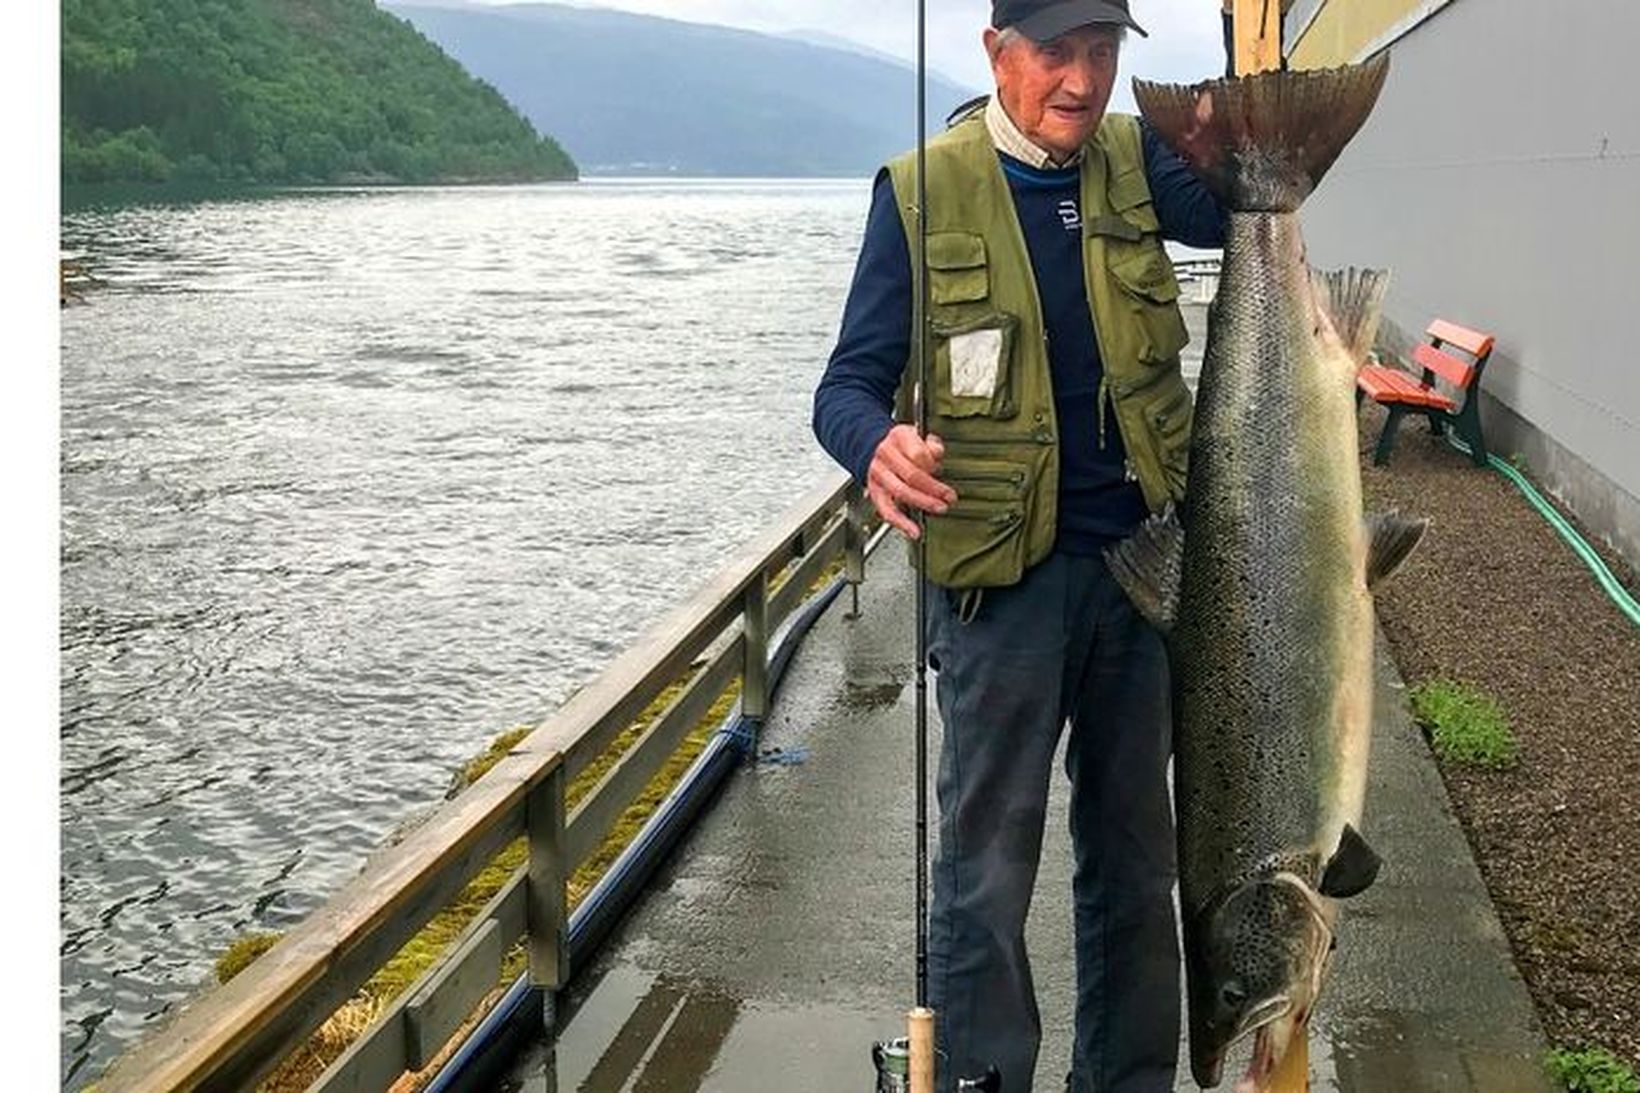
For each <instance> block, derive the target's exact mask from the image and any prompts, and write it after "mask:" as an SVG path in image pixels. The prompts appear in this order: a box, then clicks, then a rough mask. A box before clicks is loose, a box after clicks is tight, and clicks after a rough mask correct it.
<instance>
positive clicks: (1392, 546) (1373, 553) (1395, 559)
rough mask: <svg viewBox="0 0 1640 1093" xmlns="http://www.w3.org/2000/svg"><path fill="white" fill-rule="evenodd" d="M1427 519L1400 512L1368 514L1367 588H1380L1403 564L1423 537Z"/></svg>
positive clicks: (1427, 522)
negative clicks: (1411, 517) (1417, 518)
mask: <svg viewBox="0 0 1640 1093" xmlns="http://www.w3.org/2000/svg"><path fill="white" fill-rule="evenodd" d="M1428 529H1429V521H1428V520H1412V519H1408V518H1407V517H1405V516H1402V515H1401V514H1400V513H1399V512H1375V513H1372V514H1371V515H1370V516H1368V517H1367V588H1368V589H1374V588H1377V587H1378V586H1379V585H1380V584H1381V583H1383V580H1384V578H1385V577H1388V576H1389V575H1390V574H1391V573H1394V572H1395V571H1396V570H1397V569H1400V568H1401V563H1402V562H1405V561H1406V560H1407V555H1409V554H1411V553H1412V548H1413V547H1415V546H1417V545H1418V544H1419V542H1421V541H1422V540H1423V537H1424V532H1425V531H1427V530H1428Z"/></svg>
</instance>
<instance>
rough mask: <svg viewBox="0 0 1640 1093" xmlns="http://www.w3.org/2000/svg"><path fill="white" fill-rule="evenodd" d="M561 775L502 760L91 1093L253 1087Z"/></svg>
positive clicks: (510, 832) (555, 760) (554, 758)
mask: <svg viewBox="0 0 1640 1093" xmlns="http://www.w3.org/2000/svg"><path fill="white" fill-rule="evenodd" d="M561 765H562V757H561V756H559V755H558V754H557V753H555V752H541V753H538V754H532V755H512V756H509V757H508V758H506V759H503V760H502V761H501V762H500V763H498V764H496V766H495V768H494V769H493V770H491V771H490V773H489V774H488V775H486V776H485V777H484V778H483V779H481V780H480V781H479V782H477V783H475V784H474V785H473V786H472V787H470V788H469V789H468V791H467V792H466V793H463V794H462V795H461V796H459V797H457V798H456V799H455V800H453V801H451V802H449V804H447V805H445V806H444V807H443V808H442V809H440V810H439V812H438V813H437V815H436V816H435V817H434V818H433V819H431V820H429V821H428V822H427V823H425V824H423V825H422V826H421V827H419V828H417V829H416V830H415V831H413V832H412V833H411V834H410V836H409V837H408V838H406V839H405V841H404V842H402V843H400V844H399V845H398V846H395V847H393V848H392V849H390V850H388V851H386V852H385V853H384V854H382V856H381V857H380V858H378V859H377V860H376V861H375V862H373V863H372V864H371V865H369V866H368V867H366V869H365V871H364V872H363V873H362V874H361V875H360V876H359V877H358V878H357V879H356V880H354V881H353V882H352V883H351V884H349V885H348V886H347V887H345V888H344V889H342V891H341V892H339V893H337V895H336V896H335V897H334V898H332V899H331V900H330V901H329V902H328V903H326V904H325V906H324V907H322V908H320V909H319V910H318V911H316V912H315V913H314V914H312V915H310V916H309V917H308V918H307V919H306V920H305V921H303V922H302V923H301V924H300V925H298V926H297V927H295V928H294V929H292V930H291V931H290V932H289V933H288V934H286V935H285V937H284V938H282V939H281V940H280V942H279V943H278V944H277V945H275V946H274V947H273V948H272V949H269V950H268V951H267V952H266V953H264V954H262V956H261V957H259V958H258V959H257V960H256V962H255V963H254V964H252V965H251V966H250V967H248V968H246V969H245V970H244V971H242V972H240V973H239V975H237V976H235V977H234V978H233V979H232V980H231V981H229V982H228V983H226V984H224V985H222V986H221V987H218V988H217V989H215V990H214V991H212V992H211V993H210V994H208V995H206V996H205V997H204V998H202V999H200V1000H199V1001H198V1002H196V1003H195V1004H193V1005H191V1006H189V1007H188V1008H187V1009H185V1010H183V1011H182V1012H181V1013H180V1014H178V1015H177V1017H176V1018H175V1019H174V1020H172V1021H171V1022H170V1024H168V1025H167V1026H165V1027H164V1028H162V1029H161V1030H159V1031H158V1032H157V1033H156V1034H153V1035H150V1036H149V1037H148V1038H147V1039H146V1040H144V1041H143V1043H141V1044H140V1045H138V1046H137V1048H136V1049H134V1050H133V1051H132V1052H131V1053H130V1054H128V1055H126V1056H124V1057H123V1058H121V1059H120V1060H119V1061H118V1062H117V1063H116V1064H115V1065H114V1067H113V1068H112V1069H111V1070H110V1071H109V1073H108V1074H107V1075H106V1076H105V1077H104V1078H103V1079H102V1080H101V1081H100V1082H98V1086H97V1088H98V1090H99V1091H100V1093H117V1091H122V1090H178V1091H187V1090H195V1089H198V1090H216V1089H224V1090H225V1089H240V1088H245V1087H248V1086H251V1085H253V1084H254V1083H255V1082H256V1081H257V1079H259V1078H261V1077H262V1076H263V1075H265V1074H266V1073H267V1072H268V1071H270V1070H271V1069H272V1068H273V1067H274V1066H275V1065H276V1064H277V1062H278V1061H279V1060H280V1059H281V1058H283V1057H284V1055H286V1054H287V1053H288V1052H289V1051H290V1050H291V1049H293V1048H294V1047H295V1046H296V1045H298V1044H299V1043H301V1042H302V1040H303V1039H305V1038H306V1037H307V1036H308V1035H309V1034H310V1033H312V1032H313V1030H314V1029H316V1028H318V1027H319V1026H320V1025H321V1024H323V1023H324V1022H325V1020H326V1019H327V1018H328V1017H329V1016H330V1014H331V1013H333V1012H334V1011H335V1009H336V1007H337V1006H339V1005H340V1004H341V1003H342V1002H344V1001H346V1000H347V999H348V998H349V997H351V996H352V994H353V992H354V991H356V990H357V989H358V988H359V986H360V985H361V984H363V983H364V981H365V980H366V979H368V978H369V977H370V976H371V975H372V974H373V973H374V972H375V970H376V969H377V968H379V967H381V965H382V964H383V963H385V962H386V961H387V960H388V958H390V957H391V956H392V955H393V954H394V953H395V952H397V951H398V950H399V949H400V948H402V947H403V945H404V943H405V942H406V941H408V940H410V938H411V937H413V936H415V933H416V931H417V930H419V929H421V927H422V926H423V925H425V924H426V922H427V920H428V919H430V918H432V916H433V915H434V914H435V913H436V912H437V911H438V910H439V909H440V908H442V907H443V906H444V905H445V904H447V903H449V902H450V900H451V899H453V898H454V897H455V896H456V894H457V893H459V892H460V891H461V889H462V887H463V886H464V885H465V884H466V883H467V881H468V880H469V879H470V878H471V877H472V876H473V874H475V873H476V872H478V870H479V869H480V868H482V867H483V866H484V865H485V864H486V863H487V862H488V861H489V860H490V859H492V858H494V857H495V855H496V854H498V853H499V852H500V851H501V849H502V848H503V847H505V846H506V845H507V843H509V842H511V841H512V840H513V839H515V838H517V837H518V836H519V835H522V834H523V833H524V802H525V799H526V797H527V796H528V794H529V793H530V792H531V791H532V790H533V789H535V788H536V787H537V786H539V785H540V784H542V783H543V782H544V781H545V780H546V779H547V778H548V777H549V776H550V775H551V774H552V773H553V772H554V771H557V770H558V769H559V768H560V767H561Z"/></svg>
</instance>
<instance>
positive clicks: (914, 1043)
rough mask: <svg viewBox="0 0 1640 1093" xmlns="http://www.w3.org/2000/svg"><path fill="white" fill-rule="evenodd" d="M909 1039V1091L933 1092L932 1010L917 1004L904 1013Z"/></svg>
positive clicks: (913, 1092) (915, 1092) (914, 1092)
mask: <svg viewBox="0 0 1640 1093" xmlns="http://www.w3.org/2000/svg"><path fill="white" fill-rule="evenodd" d="M905 1023H906V1036H907V1037H908V1038H909V1039H910V1041H911V1093H934V1011H933V1010H931V1009H929V1008H928V1007H927V1006H917V1007H916V1008H914V1009H913V1010H912V1011H911V1012H910V1013H908V1014H906V1015H905Z"/></svg>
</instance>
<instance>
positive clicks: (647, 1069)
mask: <svg viewBox="0 0 1640 1093" xmlns="http://www.w3.org/2000/svg"><path fill="white" fill-rule="evenodd" d="M861 606H862V613H861V617H859V618H857V619H850V618H848V617H846V612H847V608H848V597H847V596H844V597H842V598H841V599H839V600H838V601H837V603H836V604H834V605H833V607H832V608H831V609H830V610H829V611H828V612H827V614H826V615H825V616H823V617H822V618H821V620H820V621H819V622H818V623H817V625H816V626H815V629H814V631H813V632H812V633H811V634H810V635H809V637H808V639H807V641H806V642H805V643H804V645H803V647H802V648H801V650H800V651H799V652H798V654H797V656H796V658H795V659H794V660H793V662H792V666H791V669H790V671H789V672H788V674H787V676H786V678H785V680H784V682H783V683H782V686H781V689H780V692H779V694H778V695H777V698H776V702H775V706H774V711H773V716H772V717H771V719H770V723H769V724H768V726H767V727H766V729H765V733H764V737H763V739H762V742H761V747H762V758H761V759H760V760H759V761H758V762H757V763H755V764H753V765H750V766H749V767H747V768H746V769H744V770H741V771H739V772H737V774H736V776H735V777H734V779H732V780H731V782H730V783H729V784H728V785H727V786H726V788H725V789H724V791H723V793H722V796H721V798H720V799H719V800H718V801H717V803H716V804H715V806H714V807H713V808H712V810H711V811H710V812H709V813H707V814H706V816H705V817H704V818H703V820H702V821H701V823H700V825H699V826H698V827H697V828H696V830H695V831H694V832H693V833H692V834H691V835H690V837H689V838H688V840H687V841H686V843H685V844H684V846H683V848H682V850H681V852H680V854H679V855H678V856H677V858H676V859H675V860H674V861H673V862H671V863H670V864H669V865H668V866H667V867H666V868H665V869H663V870H662V871H661V872H660V873H659V874H658V876H657V878H656V881H655V883H654V885H653V887H652V890H651V891H650V892H649V893H648V895H647V896H646V897H645V899H644V901H643V902H642V903H641V904H640V905H639V906H638V907H637V908H636V909H635V911H634V912H633V914H632V915H631V916H630V917H629V919H628V920H627V922H626V923H625V925H624V926H623V927H622V928H621V929H620V930H619V931H618V932H617V933H616V934H615V935H613V937H612V939H611V941H610V942H609V943H608V944H606V946H605V947H604V948H603V950H602V952H601V953H600V955H599V957H598V958H597V959H596V960H595V961H594V962H593V963H592V964H591V965H590V966H588V967H586V968H584V969H582V970H581V971H580V972H578V973H577V978H576V981H575V984H574V986H573V987H572V989H571V990H570V991H569V992H568V993H567V994H566V996H565V997H564V998H563V999H562V1000H561V1003H560V1034H559V1036H558V1038H557V1040H556V1043H555V1044H553V1045H548V1044H545V1043H543V1044H540V1045H537V1046H536V1047H535V1048H534V1049H532V1050H531V1051H529V1052H527V1053H526V1054H525V1055H524V1056H523V1057H522V1058H521V1059H520V1060H519V1063H518V1065H517V1066H516V1067H515V1070H514V1073H513V1075H512V1077H511V1079H510V1081H509V1083H508V1088H509V1089H513V1090H521V1091H531V1093H546V1091H553V1093H556V1091H559V1090H563V1091H566V1093H568V1091H577V1093H624V1091H628V1090H633V1091H639V1093H671V1091H680V1093H681V1091H690V1090H710V1091H722V1093H749V1091H755V1090H763V1089H778V1090H779V1091H780V1093H822V1091H824V1093H835V1091H841V1090H851V1091H862V1093H863V1091H866V1090H869V1089H871V1088H872V1068H871V1064H870V1061H869V1058H868V1052H869V1048H870V1045H871V1043H872V1041H873V1040H875V1039H880V1038H887V1037H891V1036H896V1035H901V1034H902V1031H903V1014H904V1012H905V1010H906V1008H907V1007H908V1006H909V1004H910V1002H911V999H912V997H913V974H914V968H913V949H914V935H913V928H912V922H913V916H914V889H913V884H912V870H913V857H912V855H913V830H914V829H913V816H912V811H913V799H912V789H911V774H910V772H911V770H912V762H913V750H912V747H913V728H912V726H913V723H914V722H913V715H914V686H913V680H912V670H911V649H912V629H911V618H912V615H913V611H914V607H913V597H912V586H911V581H910V574H909V569H908V567H907V565H906V563H905V552H904V551H903V550H902V549H901V548H900V547H899V545H898V544H897V543H895V542H892V541H890V542H888V543H885V546H884V548H883V549H881V550H879V551H878V552H877V554H876V555H874V556H873V558H872V560H871V563H870V565H869V567H868V574H867V580H866V583H865V585H864V587H863V588H862V590H861ZM1378 683H1379V693H1378V700H1379V701H1378V710H1379V715H1378V720H1379V724H1378V726H1377V730H1376V736H1375V739H1374V752H1373V761H1372V770H1371V784H1370V788H1369V791H1368V797H1367V815H1366V818H1365V823H1364V833H1365V834H1366V836H1367V838H1368V839H1369V840H1371V841H1372V843H1373V844H1374V845H1375V847H1376V848H1377V849H1378V851H1379V852H1380V853H1381V854H1382V855H1383V857H1384V859H1385V865H1384V869H1383V872H1382V874H1381V876H1380V878H1379V880H1378V883H1377V884H1376V885H1375V886H1374V887H1373V888H1372V889H1370V890H1369V891H1368V892H1367V893H1365V894H1364V895H1362V896H1360V897H1358V898H1356V899H1354V900H1351V901H1350V902H1349V903H1348V904H1347V905H1346V907H1345V911H1344V913H1343V916H1342V925H1341V932H1340V940H1339V950H1338V954H1337V957H1336V962H1335V967H1334V971H1333V974H1332V978H1331V980H1330V982H1329V984H1328V987H1327V991H1326V993H1325V995H1324V997H1323V1000H1322V1002H1321V1005H1320V1007H1319V1009H1318V1012H1317V1015H1316V1019H1315V1024H1316V1027H1315V1030H1314V1032H1313V1035H1312V1047H1311V1071H1312V1084H1311V1088H1312V1090H1315V1091H1317V1093H1425V1091H1427V1093H1465V1091H1475V1093H1528V1091H1530V1093H1545V1091H1547V1089H1548V1088H1549V1087H1548V1085H1547V1083H1546V1081H1545V1079H1544V1078H1542V1076H1541V1071H1540V1064H1539V1060H1540V1059H1541V1058H1542V1056H1543V1052H1544V1050H1545V1046H1546V1045H1545V1042H1544V1039H1543V1035H1542V1032H1541V1031H1540V1029H1539V1026H1538V1023H1537V1019H1536V1017H1535V1015H1534V1013H1533V1010H1532V1007H1531V1003H1530V1001H1529V999H1528V996H1527V993H1526V989H1525V986H1524V984H1523V983H1522V981H1521V979H1520V977H1519V975H1518V973H1517V972H1516V971H1515V968H1514V965H1513V963H1512V960H1511V957H1510V954H1509V949H1508V946H1507V943H1506V941H1505V939H1504V934H1503V931H1502V928H1501V927H1500V925H1499V923H1498V920H1497V917H1496V915H1495V913H1494V911H1493V908H1492V905H1491V903H1490V901H1489V899H1488V897H1487V895H1486V891H1485V889H1484V887H1483V886H1482V883H1481V880H1480V876H1479V874H1478V872H1477V870H1476V868H1475V864H1474V861H1473V859H1472V857H1471V855H1470V853H1469V849H1468V846H1467V844H1466V842H1465V841H1464V838H1463V835H1462V832H1461V831H1460V829H1459V827H1458V825H1457V822H1456V820H1455V819H1454V817H1453V815H1452V813H1451V810H1450V808H1449V806H1448V803H1447V798H1446V793H1445V789H1444V787H1443V786H1442V784H1441V781H1440V777H1439V775H1438V773H1437V772H1436V770H1435V768H1434V766H1433V763H1432V760H1431V759H1430V757H1429V754H1428V750H1427V748H1426V746H1425V744H1424V742H1423V740H1422V738H1421V737H1420V736H1419V733H1418V731H1417V729H1416V728H1415V727H1414V726H1413V725H1412V724H1411V722H1410V721H1409V720H1408V718H1407V716H1406V714H1405V712H1404V704H1403V701H1402V696H1401V688H1402V684H1401V682H1400V680H1399V677H1398V676H1397V674H1396V672H1395V669H1394V666H1393V665H1392V664H1391V663H1389V661H1388V660H1387V659H1383V658H1380V662H1379V676H1378ZM930 694H932V679H930ZM930 722H931V726H932V729H933V732H934V733H935V735H936V738H937V733H938V719H937V716H935V715H934V714H933V713H932V712H931V714H930ZM1056 782H1057V783H1059V784H1056V786H1055V791H1054V794H1053V797H1052V801H1051V805H1050V816H1049V829H1048V837H1047V840H1046V844H1045V846H1044V850H1043V860H1042V868H1041V873H1040V877H1039V880H1038V888H1037V895H1036V899H1035V902H1034V905H1033V912H1032V916H1031V921H1030V925H1029V944H1030V949H1031V953H1032V961H1033V966H1034V968H1035V970H1036V976H1037V992H1038V996H1039V999H1040V1004H1041V1010H1042V1023H1043V1048H1042V1055H1041V1059H1040V1062H1039V1066H1038V1073H1037V1081H1036V1088H1037V1089H1040V1090H1055V1091H1057V1090H1058V1089H1060V1088H1062V1083H1063V1080H1064V1073H1065V1069H1066V1065H1067V1060H1068V1055H1069V1043H1070V1030H1071V998H1072V986H1073V984H1072V957H1071V939H1070V933H1071V925H1070V913H1069V911H1070V900H1069V888H1070V849H1069V837H1068V834H1067V832H1066V827H1065V824H1066V819H1065V816H1066V813H1065V809H1066V802H1067V797H1068V793H1067V792H1066V787H1065V785H1064V784H1063V778H1062V777H1060V778H1057V779H1056ZM1183 1058H1184V1056H1183V1054H1182V1053H1181V1060H1182V1059H1183ZM1181 1066H1183V1063H1182V1062H1181ZM1179 1088H1180V1089H1194V1088H1195V1086H1194V1085H1193V1084H1192V1083H1191V1082H1189V1080H1188V1078H1185V1077H1181V1081H1180V1085H1179Z"/></svg>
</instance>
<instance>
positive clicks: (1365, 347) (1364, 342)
mask: <svg viewBox="0 0 1640 1093" xmlns="http://www.w3.org/2000/svg"><path fill="white" fill-rule="evenodd" d="M1310 288H1311V290H1312V291H1313V292H1314V294H1315V303H1316V306H1317V307H1318V308H1320V309H1321V311H1322V313H1323V314H1325V315H1326V316H1327V318H1328V320H1329V321H1331V323H1332V325H1333V330H1334V331H1336V332H1337V334H1338V340H1339V341H1341V342H1343V343H1344V351H1345V352H1346V353H1348V354H1349V356H1350V359H1351V360H1352V361H1354V362H1355V364H1356V367H1358V368H1359V367H1360V366H1361V365H1363V364H1365V363H1367V354H1368V353H1370V352H1371V351H1372V345H1373V342H1374V341H1375V340H1376V339H1377V337H1378V318H1379V316H1380V315H1382V314H1383V310H1384V294H1385V293H1386V292H1388V291H1389V270H1387V269H1356V268H1355V267H1354V266H1351V267H1349V268H1348V269H1338V270H1319V269H1312V270H1310Z"/></svg>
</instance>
